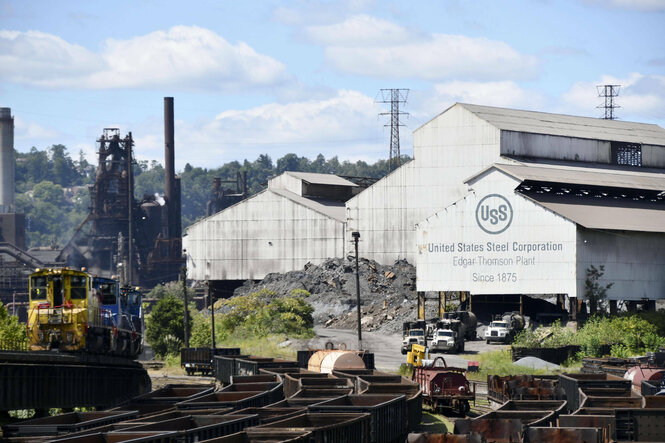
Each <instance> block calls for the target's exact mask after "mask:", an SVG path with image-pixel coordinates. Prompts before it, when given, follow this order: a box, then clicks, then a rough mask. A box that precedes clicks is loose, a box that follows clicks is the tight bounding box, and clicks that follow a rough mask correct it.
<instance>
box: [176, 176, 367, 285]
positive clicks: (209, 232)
mask: <svg viewBox="0 0 665 443" xmlns="http://www.w3.org/2000/svg"><path fill="white" fill-rule="evenodd" d="M359 189H360V188H359V186H358V185H356V184H355V183H353V182H351V181H349V180H346V179H344V178H341V177H338V176H336V175H332V174H314V173H304V172H285V173H283V174H281V175H279V176H277V177H274V178H272V179H270V180H268V187H267V188H266V189H264V190H263V191H261V192H259V193H258V194H256V195H254V196H252V197H250V198H248V199H246V200H243V201H241V202H240V203H237V204H235V205H233V206H230V207H228V208H226V209H224V210H223V211H221V212H218V213H217V214H214V215H212V216H210V217H207V218H205V219H203V220H200V221H199V222H197V223H194V224H193V225H191V226H189V227H188V228H187V229H186V235H185V237H183V248H184V249H185V250H186V251H187V252H186V255H187V268H188V275H189V277H190V278H192V279H194V280H208V281H213V282H214V281H220V282H221V281H225V282H227V283H231V284H232V282H234V281H235V282H237V283H236V284H241V283H242V282H243V281H245V280H258V279H262V278H263V277H265V276H266V275H267V274H269V273H271V272H287V271H293V270H296V269H302V267H303V266H304V265H305V264H307V263H308V262H311V263H315V264H318V263H320V262H323V261H324V260H326V259H327V258H330V257H343V256H344V255H345V253H346V252H348V250H349V247H350V244H349V241H350V238H351V236H350V234H349V235H347V234H346V214H345V207H344V202H345V201H346V200H348V199H349V198H351V197H352V196H353V195H354V193H355V192H357V191H358V190H359Z"/></svg>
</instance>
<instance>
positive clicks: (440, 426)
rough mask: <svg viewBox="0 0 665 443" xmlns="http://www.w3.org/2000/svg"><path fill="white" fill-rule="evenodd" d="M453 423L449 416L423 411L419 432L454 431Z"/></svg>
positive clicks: (440, 432) (439, 432)
mask: <svg viewBox="0 0 665 443" xmlns="http://www.w3.org/2000/svg"><path fill="white" fill-rule="evenodd" d="M453 427H454V426H453V423H452V422H451V421H450V420H448V419H447V418H445V417H443V416H441V415H438V414H433V413H431V412H426V411H423V420H422V422H420V424H419V425H418V431H419V432H429V433H431V434H445V433H446V432H453Z"/></svg>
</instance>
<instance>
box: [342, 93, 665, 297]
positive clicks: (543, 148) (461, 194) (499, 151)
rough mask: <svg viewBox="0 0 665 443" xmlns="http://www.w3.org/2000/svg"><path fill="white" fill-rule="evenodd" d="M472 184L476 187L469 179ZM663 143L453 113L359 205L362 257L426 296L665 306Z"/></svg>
mask: <svg viewBox="0 0 665 443" xmlns="http://www.w3.org/2000/svg"><path fill="white" fill-rule="evenodd" d="M469 177H470V178H469ZM664 195H665V129H663V128H660V127H659V126H656V125H649V124H642V123H631V122H623V121H616V120H602V119H595V118H587V117H574V116H567V115H557V114H548V113H541V112H531V111H520V110H513V109H502V108H493V107H485V106H476V105H468V104H459V103H458V104H455V105H454V106H452V107H451V108H449V109H447V110H446V111H445V112H443V113H442V114H440V115H439V116H437V117H435V118H434V119H432V120H431V121H430V122H428V123H426V124H425V125H423V126H422V127H420V128H419V129H417V130H416V131H415V133H414V160H413V161H411V162H410V163H408V164H407V165H405V166H403V167H402V168H400V169H399V170H397V171H395V172H393V173H392V174H391V175H389V176H388V177H386V178H384V179H383V180H381V181H379V182H377V183H376V184H375V185H374V186H372V187H370V188H368V189H367V190H365V191H363V192H362V193H360V194H358V195H357V196H355V197H354V198H352V199H350V200H349V201H348V202H347V215H348V226H347V227H348V229H349V230H354V231H355V230H357V231H359V232H360V234H361V255H362V256H365V257H368V258H373V259H376V260H377V261H380V262H383V263H390V262H392V261H393V260H395V259H398V258H406V259H407V260H409V261H410V262H411V263H414V264H415V265H416V268H417V289H418V291H468V292H470V293H471V294H485V295H497V294H503V295H516V294H566V295H568V296H569V297H582V296H583V293H584V282H585V279H586V270H587V269H588V268H589V266H591V265H593V266H596V267H598V266H600V265H603V266H604V267H605V275H604V277H603V279H602V281H603V282H605V283H610V282H611V283H613V286H612V287H611V288H610V290H609V291H608V298H609V299H611V300H632V301H635V300H642V301H644V300H646V299H649V300H654V299H658V298H664V296H665V277H663V276H665V253H663V252H662V251H663V250H665V248H664V247H665V234H664V233H665V200H664V198H663V197H664Z"/></svg>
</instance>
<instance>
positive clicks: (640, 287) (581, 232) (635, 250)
mask: <svg viewBox="0 0 665 443" xmlns="http://www.w3.org/2000/svg"><path fill="white" fill-rule="evenodd" d="M577 239H578V240H577V244H578V247H577V292H578V294H580V297H583V295H584V282H585V280H586V270H587V269H588V267H589V265H594V266H595V267H596V268H598V267H599V266H600V265H603V266H605V275H604V276H603V277H602V279H601V284H603V285H605V284H607V283H613V284H614V285H613V286H612V287H611V288H610V289H609V291H608V292H607V296H608V299H610V300H641V299H642V298H648V299H650V300H654V299H661V298H664V297H665V254H664V253H663V251H665V234H658V233H646V232H624V231H594V230H589V229H584V228H583V227H579V228H578V230H577Z"/></svg>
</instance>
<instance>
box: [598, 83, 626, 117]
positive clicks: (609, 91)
mask: <svg viewBox="0 0 665 443" xmlns="http://www.w3.org/2000/svg"><path fill="white" fill-rule="evenodd" d="M620 88H621V85H598V86H596V89H597V90H598V97H604V98H605V101H604V102H603V103H601V104H600V105H598V106H596V108H598V109H604V110H605V116H604V117H603V118H604V119H606V120H614V119H616V118H617V117H616V115H614V110H615V109H617V108H620V107H621V106H619V105H617V104H616V103H614V97H618V96H619V89H620Z"/></svg>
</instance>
